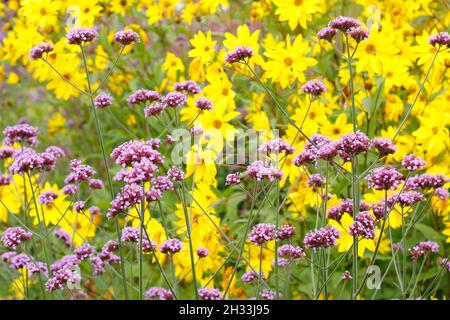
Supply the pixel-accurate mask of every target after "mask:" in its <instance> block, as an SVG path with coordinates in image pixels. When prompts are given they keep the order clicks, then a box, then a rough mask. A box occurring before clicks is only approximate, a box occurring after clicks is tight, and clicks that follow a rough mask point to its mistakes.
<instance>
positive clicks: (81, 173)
mask: <svg viewBox="0 0 450 320" xmlns="http://www.w3.org/2000/svg"><path fill="white" fill-rule="evenodd" d="M70 168H71V171H70V173H69V175H68V176H67V177H66V179H65V180H64V182H65V183H66V184H68V183H74V182H78V183H79V182H82V181H89V179H90V178H91V177H92V176H93V175H94V174H95V170H94V169H93V168H92V167H91V166H89V165H86V164H83V163H82V162H81V161H80V160H77V159H74V160H71V161H70Z"/></svg>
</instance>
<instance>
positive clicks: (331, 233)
mask: <svg viewBox="0 0 450 320" xmlns="http://www.w3.org/2000/svg"><path fill="white" fill-rule="evenodd" d="M339 236H340V234H339V230H338V229H336V228H335V227H332V226H326V227H323V228H320V229H319V230H314V231H310V232H308V233H307V234H306V235H305V238H304V240H303V244H304V245H305V248H309V249H313V250H317V249H319V248H328V247H332V246H334V245H335V243H336V239H338V238H339Z"/></svg>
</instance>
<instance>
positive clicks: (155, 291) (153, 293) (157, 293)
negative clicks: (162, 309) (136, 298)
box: [145, 287, 173, 300]
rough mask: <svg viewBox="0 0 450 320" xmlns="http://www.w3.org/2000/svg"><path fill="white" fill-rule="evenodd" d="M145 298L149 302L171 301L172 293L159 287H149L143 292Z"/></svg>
mask: <svg viewBox="0 0 450 320" xmlns="http://www.w3.org/2000/svg"><path fill="white" fill-rule="evenodd" d="M145 297H146V298H147V299H149V300H155V299H159V300H173V295H172V292H170V291H169V290H167V289H164V288H160V287H151V288H150V289H148V290H147V292H145Z"/></svg>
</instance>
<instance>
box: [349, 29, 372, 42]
mask: <svg viewBox="0 0 450 320" xmlns="http://www.w3.org/2000/svg"><path fill="white" fill-rule="evenodd" d="M347 34H348V36H349V37H350V38H352V39H353V40H355V41H356V42H358V43H359V42H361V41H364V40H366V39H368V38H369V31H367V30H366V29H363V28H361V27H357V28H352V29H350V30H349V31H348V32H347Z"/></svg>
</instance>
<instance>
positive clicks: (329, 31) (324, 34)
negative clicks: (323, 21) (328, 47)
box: [317, 27, 337, 42]
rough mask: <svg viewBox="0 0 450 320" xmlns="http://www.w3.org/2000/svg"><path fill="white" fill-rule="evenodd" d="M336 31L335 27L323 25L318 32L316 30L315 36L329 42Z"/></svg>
mask: <svg viewBox="0 0 450 320" xmlns="http://www.w3.org/2000/svg"><path fill="white" fill-rule="evenodd" d="M336 33H337V31H336V29H333V28H330V27H325V28H323V29H321V30H320V31H319V32H317V38H318V39H322V40H327V41H329V42H331V40H333V38H334V36H335V35H336Z"/></svg>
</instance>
